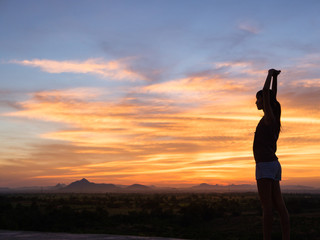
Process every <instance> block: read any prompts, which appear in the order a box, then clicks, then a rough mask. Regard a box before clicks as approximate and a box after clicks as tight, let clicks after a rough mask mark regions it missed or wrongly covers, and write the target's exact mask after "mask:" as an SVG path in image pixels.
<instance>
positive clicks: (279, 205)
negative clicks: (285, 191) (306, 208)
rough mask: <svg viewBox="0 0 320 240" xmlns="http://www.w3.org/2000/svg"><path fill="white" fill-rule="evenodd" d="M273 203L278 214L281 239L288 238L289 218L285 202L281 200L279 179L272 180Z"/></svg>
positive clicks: (287, 239)
mask: <svg viewBox="0 0 320 240" xmlns="http://www.w3.org/2000/svg"><path fill="white" fill-rule="evenodd" d="M272 197H273V205H274V207H275V209H276V210H277V211H278V213H279V215H280V221H281V228H282V239H283V240H289V239H290V219H289V213H288V210H287V208H286V204H285V202H284V201H283V198H282V194H281V189H280V184H279V181H274V182H273V194H272Z"/></svg>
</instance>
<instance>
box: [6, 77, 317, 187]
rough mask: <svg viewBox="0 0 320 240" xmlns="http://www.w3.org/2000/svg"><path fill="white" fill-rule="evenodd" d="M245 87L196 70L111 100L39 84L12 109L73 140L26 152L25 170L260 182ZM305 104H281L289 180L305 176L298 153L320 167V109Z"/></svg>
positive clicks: (50, 136) (56, 137)
mask: <svg viewBox="0 0 320 240" xmlns="http://www.w3.org/2000/svg"><path fill="white" fill-rule="evenodd" d="M262 82H263V81H262ZM247 88H248V83H241V84H239V83H238V82H237V81H235V80H233V81H231V80H230V81H229V80H227V81H226V80H224V79H223V78H219V77H215V78H214V77H212V76H209V77H206V76H200V75H199V76H196V75H195V76H193V77H189V78H183V79H177V80H172V81H169V82H164V83H158V84H153V85H149V86H145V87H141V88H138V87H136V88H135V89H133V91H132V92H130V94H127V95H126V97H122V98H114V99H105V91H104V89H96V88H77V89H67V90H55V91H41V92H36V93H34V94H33V95H32V97H31V99H29V100H27V101H24V102H21V103H20V105H19V107H20V110H17V111H16V112H12V113H7V114H5V116H10V117H19V118H28V119H35V120H41V121H49V122H55V123H59V125H58V130H52V129H51V130H50V131H49V130H48V131H44V132H43V133H42V134H40V135H39V138H40V139H41V140H43V141H44V142H45V141H49V142H50V141H58V143H59V144H60V145H63V146H68V147H66V148H63V150H59V151H58V150H57V149H61V147H59V146H53V145H50V144H42V145H41V144H39V145H38V148H37V149H36V150H35V152H33V153H32V154H31V155H30V156H29V158H30V159H32V160H31V162H29V166H36V167H35V168H34V169H36V170H33V171H32V175H28V177H30V176H32V177H33V178H34V179H47V180H48V181H49V179H58V178H59V179H61V178H62V179H65V181H70V180H75V179H77V178H81V177H90V179H96V180H99V181H101V182H114V183H119V184H120V183H121V184H128V183H134V182H140V183H144V184H150V183H152V184H156V185H159V184H163V185H166V184H169V183H171V184H173V183H174V184H182V183H193V184H196V183H199V182H208V183H214V184H215V183H236V182H242V183H244V182H246V183H249V182H253V181H254V160H253V156H252V140H253V136H254V131H255V126H256V124H257V122H258V121H259V115H261V113H259V112H258V111H257V110H256V108H255V106H254V101H255V99H254V95H253V96H251V95H248V94H252V93H251V92H250V91H241V90H242V89H247ZM131 90H132V89H131ZM195 99H196V101H195ZM290 109H291V110H290ZM300 113H301V112H295V109H294V108H292V106H290V107H288V108H287V107H286V108H285V111H283V119H282V120H283V122H282V123H283V130H282V133H281V135H280V140H279V145H278V146H279V151H278V155H279V158H280V161H281V162H282V163H283V164H284V169H286V170H285V171H286V172H285V173H286V174H285V175H284V176H285V178H286V179H290V181H293V179H294V178H295V176H296V175H297V176H300V177H302V175H301V174H300V175H299V174H297V173H296V172H297V171H298V169H299V168H300V167H301V158H305V159H307V160H306V161H307V162H306V163H304V166H306V167H305V171H306V172H308V171H310V176H314V174H315V171H314V170H312V169H311V166H313V169H319V163H318V161H317V158H316V156H317V155H319V153H320V152H319V151H318V150H317V149H318V143H319V138H318V136H317V134H316V133H318V132H319V131H320V122H319V118H318V117H317V115H316V114H315V115H314V116H311V115H306V116H303V115H301V114H300ZM310 123H311V125H312V126H310ZM47 145H50V146H47ZM302 153H305V156H304V155H303V154H302ZM57 159H58V160H57ZM38 162H41V164H39V163H38ZM40 166H42V168H41V167H40ZM7 168H9V167H7ZM26 168H27V167H26ZM26 168H25V169H26ZM50 181H51V180H50ZM52 181H53V180H52ZM59 181H60V180H59Z"/></svg>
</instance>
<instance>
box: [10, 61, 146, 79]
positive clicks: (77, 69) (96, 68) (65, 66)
mask: <svg viewBox="0 0 320 240" xmlns="http://www.w3.org/2000/svg"><path fill="white" fill-rule="evenodd" d="M10 62H11V63H15V64H20V65H24V66H30V67H37V68H40V69H41V70H42V71H45V72H48V73H80V74H96V75H100V76H102V77H104V78H108V79H115V80H141V79H144V77H143V76H142V75H140V74H139V73H137V72H135V71H134V70H132V69H130V67H128V66H127V65H126V63H125V61H124V60H114V61H105V60H103V59H88V60H85V61H76V60H67V61H56V60H49V59H32V60H22V61H19V60H12V61H10Z"/></svg>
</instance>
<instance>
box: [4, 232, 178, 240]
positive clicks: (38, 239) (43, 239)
mask: <svg viewBox="0 0 320 240" xmlns="http://www.w3.org/2000/svg"><path fill="white" fill-rule="evenodd" d="M0 239H3V240H178V239H176V238H175V239H173V238H160V237H159V238H158V237H137V236H121V235H107V234H71V233H42V232H28V231H6V230H0Z"/></svg>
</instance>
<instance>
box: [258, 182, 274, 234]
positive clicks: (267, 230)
mask: <svg viewBox="0 0 320 240" xmlns="http://www.w3.org/2000/svg"><path fill="white" fill-rule="evenodd" d="M257 186H258V192H259V197H260V202H261V206H262V212H263V239H264V240H271V231H272V222H273V212H272V205H273V198H272V188H273V180H272V179H267V178H262V179H258V180H257Z"/></svg>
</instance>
